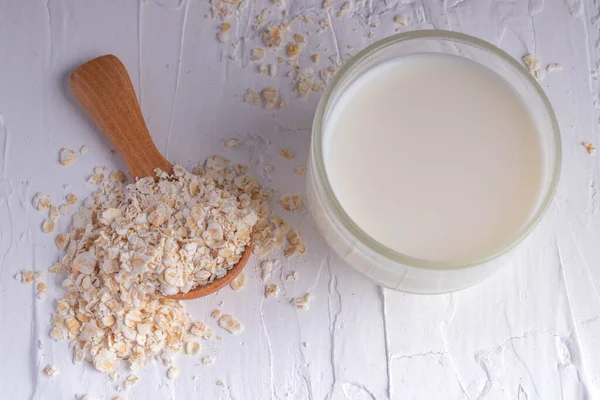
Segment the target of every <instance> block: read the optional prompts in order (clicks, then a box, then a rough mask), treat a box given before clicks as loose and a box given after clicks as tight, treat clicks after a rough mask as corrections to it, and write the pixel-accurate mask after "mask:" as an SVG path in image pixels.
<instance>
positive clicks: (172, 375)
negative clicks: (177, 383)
mask: <svg viewBox="0 0 600 400" xmlns="http://www.w3.org/2000/svg"><path fill="white" fill-rule="evenodd" d="M167 378H169V379H170V380H172V381H174V380H175V379H177V378H179V368H177V367H171V368H169V370H168V371H167Z"/></svg>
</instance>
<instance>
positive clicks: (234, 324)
mask: <svg viewBox="0 0 600 400" xmlns="http://www.w3.org/2000/svg"><path fill="white" fill-rule="evenodd" d="M219 326H220V327H221V328H223V329H225V330H226V331H227V332H229V333H232V334H234V335H235V334H238V333H240V332H241V331H242V330H243V329H244V326H243V325H242V323H241V322H240V321H239V320H238V319H237V318H235V317H234V316H233V315H228V314H226V315H223V316H222V317H221V318H219Z"/></svg>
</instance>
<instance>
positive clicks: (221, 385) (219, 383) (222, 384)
mask: <svg viewBox="0 0 600 400" xmlns="http://www.w3.org/2000/svg"><path fill="white" fill-rule="evenodd" d="M217 386H220V387H225V384H224V383H223V381H217Z"/></svg>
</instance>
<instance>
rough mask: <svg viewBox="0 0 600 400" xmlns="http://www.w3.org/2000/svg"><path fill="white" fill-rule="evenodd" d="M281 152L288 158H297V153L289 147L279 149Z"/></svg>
mask: <svg viewBox="0 0 600 400" xmlns="http://www.w3.org/2000/svg"><path fill="white" fill-rule="evenodd" d="M279 154H280V155H281V156H282V157H283V158H287V159H288V160H293V159H294V158H296V153H294V152H293V151H291V150H288V149H282V150H279Z"/></svg>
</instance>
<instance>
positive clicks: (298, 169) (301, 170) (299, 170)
mask: <svg viewBox="0 0 600 400" xmlns="http://www.w3.org/2000/svg"><path fill="white" fill-rule="evenodd" d="M294 174H296V175H306V167H305V166H299V167H296V168H294Z"/></svg>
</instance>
